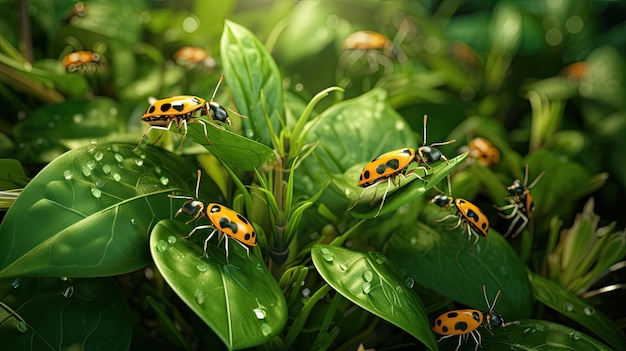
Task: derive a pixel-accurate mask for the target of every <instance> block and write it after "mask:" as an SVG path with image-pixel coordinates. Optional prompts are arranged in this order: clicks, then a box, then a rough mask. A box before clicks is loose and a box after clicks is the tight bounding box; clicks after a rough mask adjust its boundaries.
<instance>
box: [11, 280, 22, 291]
mask: <svg viewBox="0 0 626 351" xmlns="http://www.w3.org/2000/svg"><path fill="white" fill-rule="evenodd" d="M20 284H22V280H21V279H20V278H17V279H15V280H14V281H13V282H12V283H11V286H12V287H13V289H17V288H19V287H20Z"/></svg>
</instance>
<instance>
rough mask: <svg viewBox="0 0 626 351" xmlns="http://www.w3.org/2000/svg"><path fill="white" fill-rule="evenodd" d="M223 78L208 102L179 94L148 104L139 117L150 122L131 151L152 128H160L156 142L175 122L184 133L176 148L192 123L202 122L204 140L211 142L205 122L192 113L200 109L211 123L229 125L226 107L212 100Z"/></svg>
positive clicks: (222, 78) (183, 140) (177, 127)
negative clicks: (218, 122)
mask: <svg viewBox="0 0 626 351" xmlns="http://www.w3.org/2000/svg"><path fill="white" fill-rule="evenodd" d="M223 80H224V75H222V76H221V77H220V80H219V82H218V83H217V86H216V87H215V91H214V92H213V96H212V97H211V100H210V101H208V102H207V101H205V100H204V99H203V98H200V97H197V96H190V95H179V96H174V97H170V98H166V99H161V100H158V101H156V102H155V103H153V104H152V105H150V107H149V108H148V110H147V111H146V113H145V114H144V115H143V116H142V117H141V120H142V121H144V122H146V123H148V124H150V128H148V130H147V131H146V132H145V133H144V135H143V137H142V138H141V141H140V142H139V144H138V145H137V147H135V149H133V151H135V150H137V149H138V148H139V146H140V145H141V144H142V143H143V141H144V140H145V139H146V136H147V135H148V133H150V131H151V130H152V129H160V130H161V134H160V135H159V137H158V138H157V139H156V140H155V142H157V141H158V140H159V139H160V138H161V136H162V135H163V132H165V131H166V130H169V129H170V127H171V126H172V124H176V129H177V130H179V131H180V130H181V128H183V129H184V134H183V137H182V140H181V141H180V146H179V147H178V149H180V148H182V146H183V143H184V142H185V137H186V136H187V125H188V124H192V123H198V124H202V127H203V129H204V136H205V137H206V140H207V141H208V142H209V143H211V141H210V140H209V136H208V135H207V125H206V122H204V121H203V120H201V119H199V118H197V117H195V116H194V115H195V114H196V112H198V111H200V115H201V116H207V115H208V116H209V117H210V118H211V120H212V121H213V124H214V125H215V126H216V127H218V128H221V129H224V127H222V126H220V125H218V124H217V123H215V121H220V122H223V123H226V124H228V125H230V118H229V116H228V112H227V111H226V109H225V108H224V107H223V106H222V105H220V104H218V103H217V102H214V101H213V99H214V98H215V94H216V93H217V90H218V89H219V87H220V84H222V81H223ZM242 117H244V116H242Z"/></svg>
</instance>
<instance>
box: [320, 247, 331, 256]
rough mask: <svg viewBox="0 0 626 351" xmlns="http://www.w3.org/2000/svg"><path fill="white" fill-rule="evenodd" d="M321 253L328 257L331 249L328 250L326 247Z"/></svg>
mask: <svg viewBox="0 0 626 351" xmlns="http://www.w3.org/2000/svg"><path fill="white" fill-rule="evenodd" d="M320 252H321V253H322V255H328V254H329V253H330V250H329V249H327V248H325V247H323V248H322V249H321V250H320Z"/></svg>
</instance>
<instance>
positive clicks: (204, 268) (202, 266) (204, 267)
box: [196, 261, 209, 272]
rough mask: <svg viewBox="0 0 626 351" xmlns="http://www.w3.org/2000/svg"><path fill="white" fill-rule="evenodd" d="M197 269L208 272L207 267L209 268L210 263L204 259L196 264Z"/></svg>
mask: <svg viewBox="0 0 626 351" xmlns="http://www.w3.org/2000/svg"><path fill="white" fill-rule="evenodd" d="M196 269H197V270H198V271H199V272H206V271H207V269H209V265H208V264H206V263H205V262H204V261H202V262H200V263H198V264H197V265H196Z"/></svg>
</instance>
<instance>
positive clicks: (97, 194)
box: [91, 188, 102, 199]
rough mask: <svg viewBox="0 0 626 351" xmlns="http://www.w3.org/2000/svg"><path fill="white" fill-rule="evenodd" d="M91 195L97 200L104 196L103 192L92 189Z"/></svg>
mask: <svg viewBox="0 0 626 351" xmlns="http://www.w3.org/2000/svg"><path fill="white" fill-rule="evenodd" d="M91 195H93V197H95V198H96V199H99V198H100V196H102V191H101V190H100V189H97V188H91Z"/></svg>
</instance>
